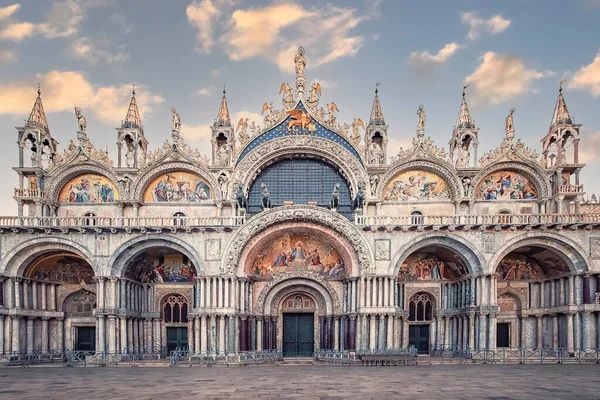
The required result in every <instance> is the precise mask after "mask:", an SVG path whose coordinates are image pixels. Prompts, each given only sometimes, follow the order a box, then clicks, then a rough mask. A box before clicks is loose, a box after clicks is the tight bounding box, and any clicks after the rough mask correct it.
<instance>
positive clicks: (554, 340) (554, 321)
mask: <svg viewBox="0 0 600 400" xmlns="http://www.w3.org/2000/svg"><path fill="white" fill-rule="evenodd" d="M551 315H552V348H553V349H558V315H556V314H551Z"/></svg>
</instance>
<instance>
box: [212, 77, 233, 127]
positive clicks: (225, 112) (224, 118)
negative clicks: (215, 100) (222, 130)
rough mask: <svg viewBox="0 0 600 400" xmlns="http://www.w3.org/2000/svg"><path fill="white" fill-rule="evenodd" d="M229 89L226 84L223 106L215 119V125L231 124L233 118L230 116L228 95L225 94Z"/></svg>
mask: <svg viewBox="0 0 600 400" xmlns="http://www.w3.org/2000/svg"><path fill="white" fill-rule="evenodd" d="M226 94H227V91H226V90H225V85H223V99H222V100H221V107H219V113H218V114H217V119H216V120H215V126H231V119H230V118H229V108H227V97H226V96H225V95H226Z"/></svg>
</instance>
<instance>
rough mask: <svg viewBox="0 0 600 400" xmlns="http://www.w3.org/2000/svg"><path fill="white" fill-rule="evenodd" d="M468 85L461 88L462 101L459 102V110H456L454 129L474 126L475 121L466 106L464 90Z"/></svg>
mask: <svg viewBox="0 0 600 400" xmlns="http://www.w3.org/2000/svg"><path fill="white" fill-rule="evenodd" d="M468 87H469V85H464V86H463V89H462V101H461V103H460V110H459V111H458V117H456V125H455V128H456V129H461V128H474V127H475V122H474V121H473V119H472V118H471V112H470V111H469V106H467V99H466V91H467V88H468Z"/></svg>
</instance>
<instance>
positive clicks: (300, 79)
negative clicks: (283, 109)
mask: <svg viewBox="0 0 600 400" xmlns="http://www.w3.org/2000/svg"><path fill="white" fill-rule="evenodd" d="M294 65H295V68H296V100H300V99H302V100H304V93H305V92H306V75H304V70H305V69H306V57H304V47H298V51H297V52H296V55H295V56H294Z"/></svg>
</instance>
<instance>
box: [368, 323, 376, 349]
mask: <svg viewBox="0 0 600 400" xmlns="http://www.w3.org/2000/svg"><path fill="white" fill-rule="evenodd" d="M376 324H377V320H376V318H375V315H370V316H369V349H371V351H374V350H375V349H376V348H377V347H376V346H377V337H376V336H375V334H376V329H377V327H376Z"/></svg>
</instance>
